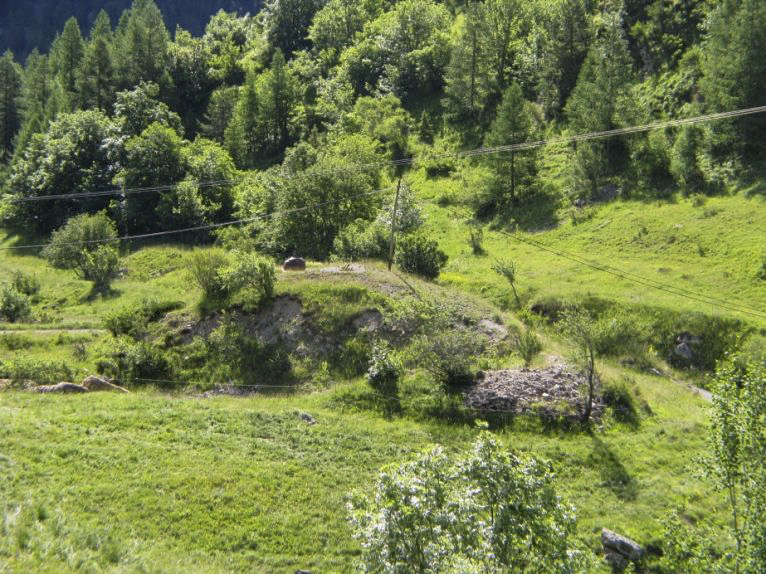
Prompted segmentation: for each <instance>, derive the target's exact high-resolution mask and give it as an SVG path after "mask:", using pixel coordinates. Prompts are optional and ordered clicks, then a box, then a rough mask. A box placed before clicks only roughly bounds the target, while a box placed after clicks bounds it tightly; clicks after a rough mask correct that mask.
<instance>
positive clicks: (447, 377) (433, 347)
mask: <svg viewBox="0 0 766 574" xmlns="http://www.w3.org/2000/svg"><path fill="white" fill-rule="evenodd" d="M482 347H483V341H481V340H480V339H478V338H477V336H476V335H475V334H472V333H468V332H466V331H463V330H460V329H449V330H446V331H441V332H436V333H434V334H432V335H423V336H421V337H419V338H418V340H417V341H416V345H415V348H416V354H417V356H418V359H417V362H418V364H419V365H420V366H421V367H423V368H424V369H425V370H426V371H428V372H429V373H431V375H432V376H433V377H434V379H435V380H436V382H438V383H440V384H442V385H444V386H445V387H448V388H450V387H459V386H461V385H465V384H467V383H470V382H471V381H472V380H473V376H474V373H473V371H472V366H473V363H474V360H475V358H476V356H477V355H479V354H480V353H481V351H482Z"/></svg>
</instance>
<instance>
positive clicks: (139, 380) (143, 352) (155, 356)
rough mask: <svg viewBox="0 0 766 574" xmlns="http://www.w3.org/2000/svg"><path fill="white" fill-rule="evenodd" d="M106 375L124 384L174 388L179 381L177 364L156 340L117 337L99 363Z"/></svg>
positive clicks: (101, 372)
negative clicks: (175, 364) (177, 378)
mask: <svg viewBox="0 0 766 574" xmlns="http://www.w3.org/2000/svg"><path fill="white" fill-rule="evenodd" d="M98 370H99V373H100V374H102V375H107V376H109V377H111V378H114V379H116V381H117V383H118V384H120V385H152V386H156V387H160V388H163V387H164V388H171V387H172V386H173V383H174V381H175V378H174V374H175V373H174V370H173V365H172V363H171V361H170V358H169V357H168V355H167V353H166V352H165V350H164V349H162V348H160V347H159V346H158V345H157V344H155V343H154V342H152V341H134V340H133V339H131V338H129V337H124V336H122V337H117V338H115V339H114V340H113V341H112V342H111V343H110V345H109V348H108V350H107V351H106V353H105V355H104V357H103V358H102V359H101V360H100V361H99V362H98Z"/></svg>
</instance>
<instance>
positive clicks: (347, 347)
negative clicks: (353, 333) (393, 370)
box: [329, 336, 372, 378]
mask: <svg viewBox="0 0 766 574" xmlns="http://www.w3.org/2000/svg"><path fill="white" fill-rule="evenodd" d="M371 352H372V346H371V344H370V341H369V337H367V336H357V337H353V338H351V339H348V340H346V341H345V342H344V343H343V346H342V347H341V348H340V349H339V350H338V351H337V352H335V353H333V354H332V356H331V357H330V361H329V362H330V366H331V367H332V368H333V370H334V371H335V372H337V373H338V374H340V375H341V376H343V377H346V378H353V377H358V376H360V375H363V374H364V373H366V372H367V366H368V364H369V362H370V354H371Z"/></svg>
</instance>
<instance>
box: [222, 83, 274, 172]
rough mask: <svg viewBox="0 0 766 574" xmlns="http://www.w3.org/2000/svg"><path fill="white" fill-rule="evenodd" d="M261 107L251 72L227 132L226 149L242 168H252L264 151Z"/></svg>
mask: <svg viewBox="0 0 766 574" xmlns="http://www.w3.org/2000/svg"><path fill="white" fill-rule="evenodd" d="M260 107H261V106H260V102H259V99H258V89H257V86H256V77H255V75H254V74H253V73H252V72H251V73H250V74H248V77H247V78H246V81H245V85H244V86H243V87H242V89H241V91H240V96H239V99H238V101H237V104H236V107H235V109H234V115H233V117H232V118H231V121H230V122H229V124H228V126H227V127H226V131H225V140H226V148H227V149H228V150H229V153H230V154H231V156H232V157H233V158H234V160H235V161H236V162H237V166H238V167H240V168H252V167H253V166H254V165H255V163H256V161H257V159H258V156H259V154H260V152H261V150H262V149H263V145H264V141H263V133H264V130H263V128H262V125H261V111H260Z"/></svg>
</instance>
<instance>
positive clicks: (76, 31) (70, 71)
mask: <svg viewBox="0 0 766 574" xmlns="http://www.w3.org/2000/svg"><path fill="white" fill-rule="evenodd" d="M84 55H85V44H84V42H83V39H82V34H81V33H80V26H79V25H78V24H77V20H76V19H75V18H70V19H69V20H67V22H66V24H65V25H64V30H63V31H62V32H61V35H60V36H59V37H58V38H56V40H54V42H53V45H52V46H51V62H52V64H53V68H54V69H55V72H56V75H57V76H58V78H59V79H60V81H61V86H62V87H63V88H64V90H65V91H66V92H67V94H72V96H74V94H75V92H76V90H77V75H78V69H79V67H80V63H81V62H82V59H83V56H84Z"/></svg>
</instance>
